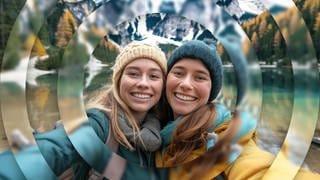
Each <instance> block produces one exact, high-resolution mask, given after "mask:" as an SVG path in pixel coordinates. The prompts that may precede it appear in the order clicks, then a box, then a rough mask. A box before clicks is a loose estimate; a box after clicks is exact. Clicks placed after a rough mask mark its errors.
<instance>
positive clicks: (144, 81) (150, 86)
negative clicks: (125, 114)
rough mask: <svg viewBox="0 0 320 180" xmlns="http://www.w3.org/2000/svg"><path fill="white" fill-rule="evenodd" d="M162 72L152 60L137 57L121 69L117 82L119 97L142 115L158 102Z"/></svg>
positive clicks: (135, 112)
mask: <svg viewBox="0 0 320 180" xmlns="http://www.w3.org/2000/svg"><path fill="white" fill-rule="evenodd" d="M163 79H164V77H163V73H162V71H161V68H160V66H159V65H158V64H157V63H156V62H154V61H153V60H149V59H145V58H139V59H136V60H134V61H132V62H131V63H129V64H128V65H127V66H126V67H125V68H124V70H123V73H122V76H121V78H120V83H119V91H120V92H119V94H120V97H121V99H122V100H123V101H124V102H125V103H126V104H127V105H128V107H129V108H130V109H131V110H132V111H133V113H134V114H135V115H137V116H140V117H143V116H144V115H145V114H146V112H147V111H149V110H150V109H151V108H152V107H153V106H154V105H155V104H157V103H158V101H159V99H160V97H161V93H162V89H163Z"/></svg>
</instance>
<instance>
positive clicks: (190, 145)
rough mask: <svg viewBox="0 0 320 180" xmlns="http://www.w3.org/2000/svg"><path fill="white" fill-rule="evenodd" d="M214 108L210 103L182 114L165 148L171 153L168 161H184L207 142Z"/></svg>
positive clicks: (213, 117)
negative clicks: (184, 114)
mask: <svg viewBox="0 0 320 180" xmlns="http://www.w3.org/2000/svg"><path fill="white" fill-rule="evenodd" d="M215 117H216V110H215V107H214V105H213V104H212V103H209V104H206V105H204V106H202V107H200V108H199V109H197V110H196V111H194V112H191V113H190V114H188V115H186V116H184V117H183V118H182V120H181V121H180V122H179V123H178V125H177V127H176V129H175V131H174V132H173V137H172V141H171V143H170V145H169V146H168V148H167V149H166V151H167V153H168V154H170V155H171V158H170V159H169V162H170V163H173V164H179V163H182V162H184V161H185V160H186V159H187V157H188V156H189V155H190V153H191V152H192V151H193V150H195V149H197V148H199V147H201V146H203V145H204V144H205V143H206V142H207V131H208V129H209V128H210V127H211V126H212V124H213V123H214V120H215Z"/></svg>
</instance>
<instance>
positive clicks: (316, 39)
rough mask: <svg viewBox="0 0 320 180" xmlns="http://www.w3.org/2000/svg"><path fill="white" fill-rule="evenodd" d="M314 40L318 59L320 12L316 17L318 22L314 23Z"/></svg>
mask: <svg viewBox="0 0 320 180" xmlns="http://www.w3.org/2000/svg"><path fill="white" fill-rule="evenodd" d="M313 30H314V36H313V37H314V41H313V43H314V44H313V45H314V46H315V48H316V52H317V57H318V59H320V12H319V13H318V15H317V18H316V23H315V24H314V28H313Z"/></svg>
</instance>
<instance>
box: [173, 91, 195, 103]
mask: <svg viewBox="0 0 320 180" xmlns="http://www.w3.org/2000/svg"><path fill="white" fill-rule="evenodd" d="M174 95H175V97H177V98H178V99H181V100H183V101H194V100H195V99H196V98H195V97H192V96H186V95H183V94H179V93H175V94H174Z"/></svg>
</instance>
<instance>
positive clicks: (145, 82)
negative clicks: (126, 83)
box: [137, 75, 149, 88]
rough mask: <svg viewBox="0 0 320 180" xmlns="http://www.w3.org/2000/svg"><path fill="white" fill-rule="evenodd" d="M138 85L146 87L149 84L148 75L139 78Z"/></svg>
mask: <svg viewBox="0 0 320 180" xmlns="http://www.w3.org/2000/svg"><path fill="white" fill-rule="evenodd" d="M137 85H138V87H141V88H146V87H148V86H149V80H148V77H147V76H146V75H142V76H141V78H140V79H138V82H137Z"/></svg>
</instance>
